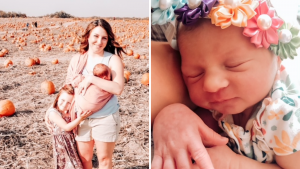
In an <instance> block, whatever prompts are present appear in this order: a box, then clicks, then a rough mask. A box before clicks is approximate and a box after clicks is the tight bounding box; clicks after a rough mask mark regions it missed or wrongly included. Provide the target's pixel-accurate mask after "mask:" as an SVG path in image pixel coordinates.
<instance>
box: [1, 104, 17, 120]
mask: <svg viewBox="0 0 300 169" xmlns="http://www.w3.org/2000/svg"><path fill="white" fill-rule="evenodd" d="M15 111H16V108H15V106H14V104H13V102H11V101H10V100H1V101H0V117H3V116H11V115H13V114H14V113H15Z"/></svg>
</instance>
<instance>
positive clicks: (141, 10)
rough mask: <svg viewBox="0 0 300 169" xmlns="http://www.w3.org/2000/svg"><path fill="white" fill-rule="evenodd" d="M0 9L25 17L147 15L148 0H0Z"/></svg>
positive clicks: (137, 16)
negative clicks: (48, 15)
mask: <svg viewBox="0 0 300 169" xmlns="http://www.w3.org/2000/svg"><path fill="white" fill-rule="evenodd" d="M0 4H1V6H0V10H2V11H4V12H21V13H25V14H26V15H27V17H30V16H34V17H35V16H43V15H47V14H52V13H55V12H59V11H64V12H66V13H68V14H70V15H73V16H75V17H91V16H100V17H136V18H145V17H149V10H150V7H149V0H0Z"/></svg>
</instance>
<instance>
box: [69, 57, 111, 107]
mask: <svg viewBox="0 0 300 169" xmlns="http://www.w3.org/2000/svg"><path fill="white" fill-rule="evenodd" d="M93 74H94V76H96V77H99V78H102V79H105V80H111V72H110V69H109V68H108V67H107V66H106V65H105V64H101V63H99V64H97V65H96V66H95V67H94V69H93ZM83 79H84V76H82V75H78V76H76V77H75V78H74V80H73V82H72V85H73V86H74V87H75V107H76V110H77V112H81V111H87V110H90V111H92V112H94V113H95V112H97V111H98V110H100V109H102V108H103V107H104V105H105V104H106V103H107V102H108V101H109V100H110V98H111V97H112V96H113V95H112V94H111V93H109V92H107V91H104V90H102V89H100V88H99V87H97V86H96V85H93V84H91V85H90V86H89V87H88V88H87V89H86V92H85V94H82V93H79V92H78V85H79V83H80V82H81V81H82V80H83Z"/></svg>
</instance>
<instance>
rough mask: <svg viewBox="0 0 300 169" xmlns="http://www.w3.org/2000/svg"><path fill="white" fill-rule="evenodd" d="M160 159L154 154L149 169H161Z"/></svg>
mask: <svg viewBox="0 0 300 169" xmlns="http://www.w3.org/2000/svg"><path fill="white" fill-rule="evenodd" d="M162 163H163V161H162V157H161V156H160V155H157V154H155V155H154V156H153V160H152V163H151V169H161V168H162Z"/></svg>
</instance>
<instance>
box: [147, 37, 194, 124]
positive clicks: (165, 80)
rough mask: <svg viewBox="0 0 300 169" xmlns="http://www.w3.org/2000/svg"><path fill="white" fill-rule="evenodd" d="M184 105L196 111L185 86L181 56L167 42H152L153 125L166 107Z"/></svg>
mask: <svg viewBox="0 0 300 169" xmlns="http://www.w3.org/2000/svg"><path fill="white" fill-rule="evenodd" d="M173 103H182V104H184V105H186V106H188V107H189V108H190V109H192V110H194V109H195V107H196V106H195V105H194V104H193V103H192V101H191V100H190V98H189V95H188V91H187V88H186V86H185V84H184V81H183V78H182V74H181V69H180V55H179V52H177V51H175V50H174V49H172V48H171V47H170V45H169V44H168V43H166V42H155V41H152V42H151V124H153V122H154V119H155V117H156V116H157V114H158V112H159V111H161V110H162V109H163V108H164V107H166V106H168V105H170V104H173Z"/></svg>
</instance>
